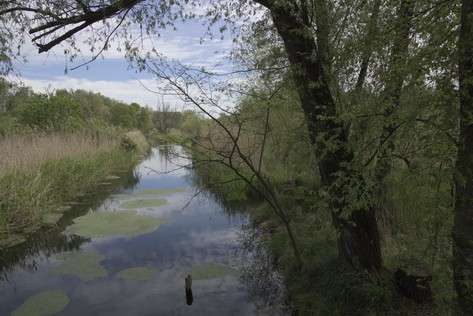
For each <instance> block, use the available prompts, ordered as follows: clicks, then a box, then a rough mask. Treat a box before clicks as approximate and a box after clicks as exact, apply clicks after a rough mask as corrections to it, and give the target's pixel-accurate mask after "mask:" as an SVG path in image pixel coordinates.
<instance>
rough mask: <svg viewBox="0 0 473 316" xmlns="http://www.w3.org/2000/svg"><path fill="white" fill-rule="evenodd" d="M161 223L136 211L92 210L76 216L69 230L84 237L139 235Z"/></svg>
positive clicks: (148, 231)
mask: <svg viewBox="0 0 473 316" xmlns="http://www.w3.org/2000/svg"><path fill="white" fill-rule="evenodd" d="M161 223H162V220H160V219H158V218H155V217H151V216H145V215H138V214H137V213H136V211H119V212H92V213H89V214H87V215H85V216H82V217H78V218H76V219H75V220H74V224H73V225H71V226H69V228H68V230H69V231H70V232H72V233H74V234H77V235H80V236H83V237H106V236H137V235H141V234H146V233H150V232H152V231H154V230H156V229H157V228H158V227H159V225H161Z"/></svg>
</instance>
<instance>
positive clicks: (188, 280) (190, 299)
mask: <svg viewBox="0 0 473 316" xmlns="http://www.w3.org/2000/svg"><path fill="white" fill-rule="evenodd" d="M192 302H194V296H193V295H192V276H191V275H190V274H188V275H187V277H186V303H187V305H192Z"/></svg>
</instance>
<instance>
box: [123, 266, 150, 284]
mask: <svg viewBox="0 0 473 316" xmlns="http://www.w3.org/2000/svg"><path fill="white" fill-rule="evenodd" d="M153 274H154V271H153V270H152V269H150V268H148V267H134V268H129V269H125V270H122V271H120V272H118V273H117V277H118V278H119V279H122V280H133V281H147V280H150V279H151V278H152V277H153Z"/></svg>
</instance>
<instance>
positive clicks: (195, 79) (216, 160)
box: [0, 0, 473, 315]
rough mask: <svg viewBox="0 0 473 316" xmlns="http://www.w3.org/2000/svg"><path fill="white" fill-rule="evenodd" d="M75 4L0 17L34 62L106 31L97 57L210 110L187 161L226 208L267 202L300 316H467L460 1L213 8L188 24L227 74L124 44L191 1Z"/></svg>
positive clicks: (472, 302) (40, 5)
mask: <svg viewBox="0 0 473 316" xmlns="http://www.w3.org/2000/svg"><path fill="white" fill-rule="evenodd" d="M78 3H79V5H77V1H64V2H60V3H52V4H51V3H48V2H47V1H37V2H35V3H34V4H30V3H28V1H23V0H13V1H9V2H8V3H6V4H4V5H3V6H2V5H0V20H1V21H6V20H8V19H10V20H9V21H12V22H15V25H16V26H17V31H18V32H22V31H25V30H28V31H29V33H30V34H35V36H36V37H35V38H34V39H33V41H34V42H35V44H36V45H37V47H38V49H39V52H40V53H41V52H47V51H49V50H51V49H52V48H53V47H55V46H57V45H59V44H60V43H62V42H64V41H65V40H66V39H70V40H72V41H73V40H74V35H75V34H77V33H79V32H87V31H86V30H84V29H85V28H86V27H87V26H90V25H94V26H95V25H98V24H100V22H101V21H104V20H105V21H106V23H103V27H102V28H100V29H99V31H98V32H96V34H95V35H97V36H98V37H102V39H103V40H104V41H105V46H107V43H108V40H109V39H110V37H111V36H112V35H114V36H115V38H119V39H123V40H124V41H125V44H126V45H125V46H126V47H127V48H128V49H127V52H126V57H127V58H128V59H129V61H130V63H131V65H132V66H134V67H136V69H137V70H140V71H147V72H149V73H150V74H151V75H153V76H155V77H156V78H157V79H160V80H161V81H163V82H164V83H165V84H166V87H165V89H164V90H165V92H166V93H169V91H172V92H173V93H174V94H176V95H178V96H180V97H181V98H182V99H183V100H185V101H186V102H187V103H190V104H192V105H194V106H195V107H197V108H199V109H200V110H201V111H202V112H203V113H204V114H206V115H207V117H208V118H209V119H210V120H209V121H203V120H201V119H199V118H196V119H195V120H194V122H190V123H189V124H188V130H187V135H189V136H190V139H191V143H192V145H191V146H190V149H191V150H192V151H193V153H194V157H195V166H197V168H198V170H200V172H201V173H202V174H203V175H207V177H208V179H209V180H210V183H211V184H212V183H213V184H214V185H213V186H214V187H215V188H216V190H217V189H218V193H220V194H221V195H222V196H223V198H224V199H227V200H237V201H245V200H249V199H250V198H256V199H257V200H259V201H262V203H263V204H261V205H260V206H258V207H257V208H256V209H255V210H253V212H252V213H253V214H254V218H255V223H257V224H258V225H259V227H260V229H261V231H262V232H263V233H264V236H265V237H266V239H267V244H268V247H269V248H270V249H271V250H272V252H273V253H274V256H275V257H276V258H277V261H278V266H279V267H280V268H281V271H282V272H283V274H284V276H285V277H286V281H287V285H288V290H289V291H288V292H289V296H290V298H291V299H292V302H293V304H294V306H295V309H296V310H297V311H299V312H301V313H303V314H322V315H324V314H328V313H331V314H340V315H356V314H359V315H366V314H403V313H405V314H419V315H425V314H438V315H445V314H454V313H456V314H461V315H471V314H473V272H472V271H473V259H472V258H473V246H472V245H473V233H472V227H473V213H472V212H473V149H472V148H473V122H472V117H473V1H472V0H461V1H440V0H439V1H430V0H429V1H427V0H425V1H423V0H422V1H412V0H370V1H358V0H350V1H327V0H298V1H284V0H221V1H215V2H212V4H211V5H209V6H207V7H206V8H205V9H204V11H205V12H204V13H203V14H202V16H200V18H202V19H203V20H205V19H207V20H208V21H209V22H208V24H209V26H210V28H211V27H212V26H215V25H216V24H217V25H218V24H219V23H220V22H222V21H223V22H225V25H224V26H223V27H220V31H222V32H225V30H226V29H227V28H230V29H232V31H233V33H232V34H237V36H238V37H237V39H236V42H238V43H239V44H240V45H239V47H238V48H237V49H236V50H235V51H234V52H233V54H232V57H233V60H234V62H235V66H237V67H238V70H237V71H235V72H231V73H229V74H222V73H213V72H212V71H208V70H205V69H195V68H193V67H187V66H185V65H181V64H179V63H178V62H176V61H168V60H166V59H163V58H161V56H159V55H155V54H154V53H155V51H152V52H150V53H142V52H141V51H140V49H138V48H136V47H134V46H133V30H134V27H135V26H139V27H141V29H142V30H145V31H146V32H147V35H149V34H156V33H159V31H160V30H161V29H162V28H165V27H167V26H169V25H173V24H174V23H175V21H176V20H185V19H191V18H195V17H196V14H195V13H194V12H193V11H192V10H189V6H190V7H191V8H197V7H198V8H199V9H200V6H201V5H202V2H201V1H198V0H192V1H187V0H185V1H169V2H168V1H138V0H120V1H97V2H95V1H90V2H82V1H79V2H78ZM2 10H3V11H2ZM197 11H199V12H201V11H202V10H197ZM25 12H27V13H25ZM128 14H129V15H128ZM127 15H128V16H127ZM123 21H126V22H125V23H124V24H122V22H123ZM31 23H33V26H31ZM79 23H82V24H79ZM77 24H79V25H77ZM111 24H117V28H118V27H119V26H122V27H121V28H118V29H119V31H117V32H116V33H114V32H115V31H116V30H117V29H113V31H111V33H110V30H111ZM218 26H220V25H218ZM64 28H67V29H68V31H67V32H65V33H62V30H63V29H64ZM0 30H1V32H0V39H2V40H3V41H4V42H5V43H7V42H8V40H7V39H8V38H9V34H10V32H11V30H10V29H0ZM73 43H74V42H73ZM72 46H73V47H72V48H74V45H72ZM0 47H2V46H0ZM10 47H11V46H6V45H3V48H2V49H0V53H2V54H4V55H5V56H7V57H8V56H13V55H14V53H15V52H13V51H12V50H11V49H10ZM91 48H92V49H94V47H91ZM72 57H73V56H72ZM5 65H6V68H8V63H5ZM242 82H243V84H242ZM163 93H164V92H163ZM235 95H237V96H238V97H235ZM225 96H226V97H227V98H226V99H225ZM55 97H58V96H55ZM228 97H230V99H231V100H232V101H234V103H236V105H235V104H234V106H230V107H228V106H227V104H226V103H225V102H226V101H224V100H227V101H228ZM235 100H236V102H235ZM38 102H41V101H38ZM53 103H54V102H53ZM33 109H34V106H33ZM211 109H213V110H211ZM69 110H70V111H71V113H73V112H74V111H75V110H74V108H70V109H69ZM69 110H68V111H69ZM215 111H218V112H219V115H217V114H215ZM27 112H28V113H30V111H27ZM39 114H40V113H38V117H41V115H39ZM125 117H126V115H125ZM19 118H21V115H20V116H19ZM25 119H26V120H25ZM122 119H124V118H122V117H121V118H120V120H122ZM22 120H23V121H22ZM42 120H44V121H47V119H42ZM124 120H125V121H126V120H127V119H126V118H125V119H124ZM21 121H22V122H24V124H27V125H29V126H30V125H31V124H33V122H34V120H29V119H28V115H25V118H23V119H20V122H21ZM129 123H130V124H133V120H132V119H130V121H129ZM68 124H75V123H73V122H72V123H68ZM33 125H34V124H33ZM47 125H48V124H47ZM189 132H192V133H189ZM186 144H189V142H186ZM209 164H210V167H209ZM224 184H225V185H227V186H224Z"/></svg>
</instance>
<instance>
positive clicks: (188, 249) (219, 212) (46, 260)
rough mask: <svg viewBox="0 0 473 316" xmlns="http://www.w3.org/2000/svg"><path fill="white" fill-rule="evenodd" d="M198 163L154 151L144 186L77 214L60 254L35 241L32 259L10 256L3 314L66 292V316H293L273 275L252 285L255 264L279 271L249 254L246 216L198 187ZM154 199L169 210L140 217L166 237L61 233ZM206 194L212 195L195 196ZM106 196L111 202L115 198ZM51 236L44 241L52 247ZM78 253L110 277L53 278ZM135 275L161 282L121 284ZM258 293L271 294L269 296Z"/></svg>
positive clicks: (2, 286)
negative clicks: (36, 297) (84, 219)
mask: <svg viewBox="0 0 473 316" xmlns="http://www.w3.org/2000/svg"><path fill="white" fill-rule="evenodd" d="M189 163H190V161H189V160H187V159H186V158H185V153H184V152H183V151H182V150H181V149H180V148H177V147H163V148H160V149H158V150H155V151H154V152H153V155H152V156H151V157H149V159H147V160H146V161H145V162H143V163H142V164H141V165H140V166H139V167H138V168H137V170H136V172H137V173H138V174H139V175H140V178H139V181H138V183H136V182H134V181H130V182H129V185H127V188H123V189H122V190H120V191H119V192H115V194H112V195H111V196H109V198H107V199H106V200H105V201H104V200H103V199H102V200H100V199H98V200H97V202H96V204H94V205H93V206H92V207H91V206H90V204H89V206H87V207H84V206H83V207H82V208H81V207H79V206H78V207H77V209H75V210H73V211H72V212H71V213H70V214H71V215H70V217H68V218H66V219H65V220H64V221H63V222H62V223H61V226H60V227H58V228H57V231H56V232H55V233H53V234H52V235H51V236H55V237H51V239H52V240H54V242H57V243H59V241H61V240H62V244H61V246H56V247H53V242H52V241H45V242H43V244H41V243H40V242H38V245H39V244H41V246H34V244H35V243H34V242H33V241H28V244H27V245H25V246H24V247H25V250H23V253H24V255H19V256H16V257H18V258H23V259H13V258H14V257H15V256H13V255H9V256H5V257H6V258H8V260H10V261H9V263H8V264H5V265H4V266H5V267H9V268H8V271H9V272H8V280H9V281H4V282H1V281H0V314H1V315H3V314H9V313H11V312H12V311H13V310H15V309H16V308H17V307H18V306H19V305H20V304H21V303H22V302H24V301H25V299H27V298H28V297H30V296H31V295H33V294H36V293H38V292H41V291H45V290H51V289H60V290H62V291H63V292H64V293H66V295H67V296H68V297H69V299H70V302H69V304H68V305H67V307H66V308H65V310H64V311H63V314H64V315H282V314H285V311H284V310H283V309H282V308H281V306H280V305H282V304H281V303H280V302H279V301H278V299H276V296H277V295H278V293H280V292H276V291H273V292H271V291H270V290H269V289H270V288H272V287H270V286H267V285H266V283H264V282H266V281H265V280H268V279H270V278H267V277H266V276H268V275H272V273H268V274H266V275H264V274H263V273H262V271H260V272H259V274H258V273H256V274H255V276H256V277H257V278H258V279H260V280H259V281H257V282H256V283H253V284H250V283H249V282H248V281H249V280H250V279H251V275H250V274H247V273H250V272H249V271H251V269H250V268H249V267H250V266H251V265H252V264H254V265H255V266H258V267H259V268H260V269H264V268H268V269H271V268H272V267H269V266H264V265H261V263H260V262H258V260H257V257H258V254H259V252H257V251H255V249H249V248H248V247H246V244H247V243H250V242H249V241H248V242H245V240H244V239H242V237H241V236H252V235H251V234H247V231H246V227H248V226H247V222H248V220H247V216H246V215H245V214H243V213H240V212H236V211H235V209H232V210H231V211H230V209H229V208H225V205H224V203H223V201H222V200H219V199H218V198H215V197H214V196H213V195H212V194H211V193H210V192H208V191H207V190H205V189H203V188H202V187H201V186H198V185H196V182H195V181H194V180H195V179H196V175H195V174H194V173H193V171H192V170H188V169H187V168H183V167H186V166H187V165H188V164H189ZM171 171H172V172H171ZM177 189H179V190H177ZM145 190H154V191H155V192H160V191H159V190H161V192H168V193H166V194H165V195H159V193H156V194H157V196H156V197H154V198H157V197H159V198H164V199H166V201H167V204H166V205H163V206H159V207H148V208H146V207H145V208H138V209H137V210H136V211H137V212H138V214H146V216H155V217H158V218H160V219H162V220H163V222H164V223H163V224H162V225H161V226H160V227H159V228H158V229H157V230H155V231H153V232H149V233H143V234H140V235H138V236H131V237H130V236H129V237H123V236H122V237H120V236H110V237H107V238H92V239H84V238H81V237H77V236H74V235H70V234H68V233H67V231H66V233H65V234H61V233H60V231H62V230H63V228H64V227H66V226H67V225H68V224H70V223H71V221H72V219H73V217H74V216H80V215H83V214H84V213H86V212H88V210H89V209H90V208H92V209H93V210H94V211H95V212H115V211H116V210H117V208H119V205H121V203H123V201H125V200H130V199H143V198H145V199H146V198H148V197H147V196H145V197H143V195H142V193H141V192H143V191H145ZM199 191H203V194H199V195H196V193H197V192H199ZM106 195H110V191H109V192H108V193H106ZM45 236H46V234H44V235H41V238H43V240H46V238H45ZM59 236H60V237H59ZM239 236H240V237H239ZM41 238H39V239H41ZM255 238H257V237H256V236H255ZM245 248H247V249H245ZM26 249H28V250H26ZM33 249H34V250H33ZM71 250H73V251H76V252H77V255H80V254H81V253H90V252H94V253H97V254H99V255H100V257H101V258H103V259H101V260H100V266H101V267H102V268H103V269H105V270H106V272H107V273H106V274H105V275H104V276H101V277H98V278H96V279H93V280H90V281H84V280H81V279H80V278H78V277H77V276H75V275H74V274H73V273H72V271H71V273H70V274H54V273H52V271H53V270H54V268H55V267H57V266H58V265H59V264H60V263H61V256H64V255H65V253H67V252H70V251H71ZM58 252H59V253H58ZM19 253H21V251H20V252H19ZM26 253H28V254H27V255H26ZM55 253H58V254H57V255H56V254H55ZM26 258H28V259H26ZM26 261H28V262H35V264H34V269H29V268H27V267H25V266H24V265H23V264H22V262H26ZM131 268H146V269H147V270H151V271H155V272H154V273H152V274H151V275H150V276H149V279H147V280H123V279H122V278H119V277H117V275H119V274H120V272H122V271H124V270H129V269H131ZM242 271H243V273H242ZM255 271H256V270H255ZM251 273H252V272H251ZM189 275H191V278H192V281H190V280H191V278H188V281H187V282H185V279H186V277H188V276H189ZM262 276H265V278H263V277H262ZM242 280H243V281H244V282H242ZM186 283H187V284H188V286H187V287H186V291H185V292H186V293H185V294H186V298H185V299H184V297H183V295H184V293H183V286H184V285H185V284H186ZM263 283H264V284H263ZM278 286H279V285H278ZM252 287H261V288H264V289H265V291H266V292H263V291H260V292H258V291H255V289H254V288H253V289H252ZM281 292H282V291H281ZM254 293H258V294H261V296H260V295H258V296H256V295H254ZM263 293H271V294H270V299H268V300H266V299H264V298H263V296H264V295H263ZM273 303H274V304H273ZM271 305H272V306H271Z"/></svg>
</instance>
